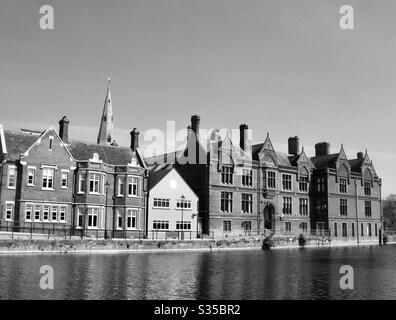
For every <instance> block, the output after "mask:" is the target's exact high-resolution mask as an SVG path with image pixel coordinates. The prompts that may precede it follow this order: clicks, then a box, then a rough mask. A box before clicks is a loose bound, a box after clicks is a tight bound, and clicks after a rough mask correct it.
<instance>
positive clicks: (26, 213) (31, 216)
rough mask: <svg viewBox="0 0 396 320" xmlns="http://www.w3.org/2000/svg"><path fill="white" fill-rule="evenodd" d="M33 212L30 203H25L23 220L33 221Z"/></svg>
mask: <svg viewBox="0 0 396 320" xmlns="http://www.w3.org/2000/svg"><path fill="white" fill-rule="evenodd" d="M29 207H30V219H28V218H27V215H28V212H29V210H28V208H29ZM33 212H34V207H33V204H32V203H26V205H25V221H27V222H32V221H33Z"/></svg>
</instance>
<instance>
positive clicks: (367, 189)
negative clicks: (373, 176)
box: [364, 182, 371, 196]
mask: <svg viewBox="0 0 396 320" xmlns="http://www.w3.org/2000/svg"><path fill="white" fill-rule="evenodd" d="M364 195H365V196H371V182H365V183H364Z"/></svg>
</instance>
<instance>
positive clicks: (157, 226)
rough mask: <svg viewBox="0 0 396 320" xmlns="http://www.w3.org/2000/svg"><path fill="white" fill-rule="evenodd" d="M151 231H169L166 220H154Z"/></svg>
mask: <svg viewBox="0 0 396 320" xmlns="http://www.w3.org/2000/svg"><path fill="white" fill-rule="evenodd" d="M153 230H169V221H168V220H154V221H153Z"/></svg>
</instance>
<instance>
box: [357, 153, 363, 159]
mask: <svg viewBox="0 0 396 320" xmlns="http://www.w3.org/2000/svg"><path fill="white" fill-rule="evenodd" d="M356 156H357V158H358V159H363V158H364V153H363V152H358V153H357V155H356Z"/></svg>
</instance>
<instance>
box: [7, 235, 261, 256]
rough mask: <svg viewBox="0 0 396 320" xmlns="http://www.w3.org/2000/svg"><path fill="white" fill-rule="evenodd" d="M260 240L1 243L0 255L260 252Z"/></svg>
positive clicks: (83, 240)
mask: <svg viewBox="0 0 396 320" xmlns="http://www.w3.org/2000/svg"><path fill="white" fill-rule="evenodd" d="M261 246H262V238H259V237H257V238H249V239H245V238H244V239H224V240H204V239H202V240H183V241H178V240H164V241H162V240H161V241H159V240H121V239H120V240H115V239H113V240H88V239H78V240H77V239H72V240H70V239H67V240H64V239H62V240H61V239H57V240H54V239H41V240H37V239H36V240H30V239H8V240H0V254H15V253H17V254H23V253H115V252H146V251H150V252H158V251H161V252H165V251H211V250H213V251H216V250H242V249H261Z"/></svg>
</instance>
